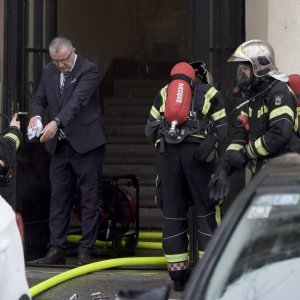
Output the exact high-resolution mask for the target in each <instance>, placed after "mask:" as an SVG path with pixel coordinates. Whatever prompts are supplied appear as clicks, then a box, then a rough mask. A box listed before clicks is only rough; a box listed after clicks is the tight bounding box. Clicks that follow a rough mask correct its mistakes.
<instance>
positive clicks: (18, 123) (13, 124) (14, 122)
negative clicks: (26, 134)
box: [10, 113, 21, 129]
mask: <svg viewBox="0 0 300 300" xmlns="http://www.w3.org/2000/svg"><path fill="white" fill-rule="evenodd" d="M17 118H18V113H15V114H14V116H13V118H12V119H11V121H10V126H14V127H18V128H19V129H20V127H21V123H20V121H17Z"/></svg>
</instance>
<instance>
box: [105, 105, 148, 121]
mask: <svg viewBox="0 0 300 300" xmlns="http://www.w3.org/2000/svg"><path fill="white" fill-rule="evenodd" d="M150 109H151V106H150V105H149V106H144V105H143V106H127V105H126V104H123V105H111V106H108V107H107V108H106V110H105V116H117V117H120V118H123V117H133V116H144V117H145V118H146V119H147V118H148V115H149V112H150ZM141 124H142V123H141Z"/></svg>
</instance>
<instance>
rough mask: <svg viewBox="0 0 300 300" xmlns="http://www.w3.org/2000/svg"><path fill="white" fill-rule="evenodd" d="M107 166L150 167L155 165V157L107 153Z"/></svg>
mask: <svg viewBox="0 0 300 300" xmlns="http://www.w3.org/2000/svg"><path fill="white" fill-rule="evenodd" d="M104 163H105V164H115V165H117V164H131V165H133V164H135V165H141V166H145V167H147V166H148V165H153V164H154V163H155V156H153V155H145V154H136V153H130V154H126V153H123V154H119V153H115V154H110V153H107V154H106V157H105V161H104Z"/></svg>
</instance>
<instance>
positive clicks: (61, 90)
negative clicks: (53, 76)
mask: <svg viewBox="0 0 300 300" xmlns="http://www.w3.org/2000/svg"><path fill="white" fill-rule="evenodd" d="M69 74H70V73H64V79H63V82H62V84H61V87H60V94H62V92H63V89H64V86H65V81H66V79H67V78H68V76H69Z"/></svg>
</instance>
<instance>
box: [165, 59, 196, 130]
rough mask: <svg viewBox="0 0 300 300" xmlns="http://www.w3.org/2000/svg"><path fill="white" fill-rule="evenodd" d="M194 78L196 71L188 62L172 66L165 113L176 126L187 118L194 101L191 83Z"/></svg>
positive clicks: (170, 122) (168, 120)
mask: <svg viewBox="0 0 300 300" xmlns="http://www.w3.org/2000/svg"><path fill="white" fill-rule="evenodd" d="M194 80H195V71H194V69H193V68H192V67H191V65H189V64H188V63H186V62H180V63H178V64H176V65H175V66H174V67H173V68H172V70H171V82H170V84H169V86H168V90H167V99H166V107H165V113H164V116H165V119H166V120H167V122H168V123H169V124H172V125H175V126H176V125H180V124H182V123H184V122H185V121H186V120H187V118H188V116H189V112H190V106H191V101H192V87H191V84H192V82H193V81H194Z"/></svg>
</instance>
